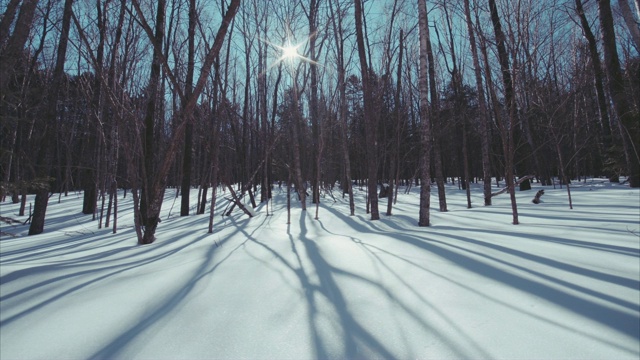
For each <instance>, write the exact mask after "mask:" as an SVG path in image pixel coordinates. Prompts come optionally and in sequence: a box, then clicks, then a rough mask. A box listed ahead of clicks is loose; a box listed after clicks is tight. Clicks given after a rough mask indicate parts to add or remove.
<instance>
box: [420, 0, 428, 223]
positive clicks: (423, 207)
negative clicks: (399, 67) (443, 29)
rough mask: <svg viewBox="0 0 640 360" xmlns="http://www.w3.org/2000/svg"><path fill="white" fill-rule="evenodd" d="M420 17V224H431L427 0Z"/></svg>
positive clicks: (423, 1) (421, 6) (421, 3)
mask: <svg viewBox="0 0 640 360" xmlns="http://www.w3.org/2000/svg"><path fill="white" fill-rule="evenodd" d="M418 19H419V22H418V24H419V27H420V79H419V81H418V84H419V88H420V120H421V128H420V145H421V146H422V149H421V151H420V213H419V217H418V226H429V225H430V223H429V206H430V203H431V170H430V167H431V161H430V157H431V119H429V117H428V116H427V114H428V112H427V109H428V107H429V100H428V88H427V72H428V65H427V46H428V42H429V37H428V35H427V34H428V30H427V27H428V26H429V24H428V22H427V5H426V3H425V0H418Z"/></svg>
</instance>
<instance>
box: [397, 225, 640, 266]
mask: <svg viewBox="0 0 640 360" xmlns="http://www.w3.org/2000/svg"><path fill="white" fill-rule="evenodd" d="M394 216H395V218H396V219H402V220H403V221H404V222H405V223H406V224H407V225H408V226H412V224H415V219H411V218H410V217H408V216H406V215H394ZM389 225H390V226H391V227H393V228H395V229H397V230H400V231H407V228H406V227H401V226H399V225H398V224H396V223H393V222H392V223H390V224H389ZM431 229H442V230H465V231H470V232H478V233H486V234H491V235H505V236H511V237H519V238H527V239H532V240H536V241H546V242H552V243H558V244H562V245H569V246H576V247H582V248H588V249H593V250H601V251H606V252H611V253H615V254H622V255H629V256H634V257H640V248H631V247H626V246H619V245H611V244H604V243H597V242H593V241H582V240H572V239H565V238H559V237H554V236H549V235H544V236H542V235H535V234H528V233H517V232H507V231H500V230H485V229H478V228H460V227H452V226H446V225H433V226H432V227H431Z"/></svg>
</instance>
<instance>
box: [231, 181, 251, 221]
mask: <svg viewBox="0 0 640 360" xmlns="http://www.w3.org/2000/svg"><path fill="white" fill-rule="evenodd" d="M225 185H227V189H229V192H230V193H231V197H232V198H231V199H230V201H231V202H232V203H234V204H235V205H237V206H238V207H239V208H240V210H242V211H243V212H244V213H245V214H247V215H249V217H253V214H252V213H251V212H250V211H249V210H247V208H246V207H245V206H244V204H243V203H242V201H240V199H239V198H238V195H236V192H235V190H233V188H232V187H231V185H229V184H228V183H227V184H225ZM232 210H233V208H232V209H231V210H229V212H231V211H232ZM227 216H229V214H227Z"/></svg>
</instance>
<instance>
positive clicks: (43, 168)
mask: <svg viewBox="0 0 640 360" xmlns="http://www.w3.org/2000/svg"><path fill="white" fill-rule="evenodd" d="M72 5H73V0H65V3H64V12H63V15H62V28H61V31H60V40H59V42H58V52H57V55H56V65H55V68H54V70H53V78H52V81H51V84H50V87H49V99H48V103H47V113H46V119H47V120H48V122H49V123H51V124H56V123H57V115H58V111H57V110H58V99H59V94H60V91H59V89H60V88H61V85H62V80H63V76H64V62H65V59H66V55H67V45H68V43H69V29H70V27H71V15H72V11H73V9H72ZM5 65H6V64H5ZM51 124H47V125H45V127H44V131H43V136H44V137H43V142H42V145H41V147H40V151H39V153H38V161H37V164H39V166H40V167H39V171H38V175H39V177H41V178H43V179H45V178H47V177H48V176H49V171H50V169H51V153H52V151H51V146H52V139H53V138H54V136H56V134H55V133H53V131H52V125H51ZM45 181H46V180H45ZM48 202H49V186H44V187H43V189H39V190H38V191H37V192H36V198H35V204H34V209H33V216H32V218H31V225H30V226H29V235H37V234H41V233H42V232H43V231H44V220H45V214H46V212H47V204H48Z"/></svg>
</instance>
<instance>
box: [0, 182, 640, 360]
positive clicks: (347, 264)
mask: <svg viewBox="0 0 640 360" xmlns="http://www.w3.org/2000/svg"><path fill="white" fill-rule="evenodd" d="M573 185H574V186H573V188H572V195H573V206H574V209H573V210H569V205H568V199H567V193H566V190H565V189H564V188H563V189H561V188H559V187H557V188H556V189H554V188H553V187H551V186H547V187H544V190H545V195H544V196H543V197H542V201H543V202H542V203H541V204H538V205H535V204H532V203H531V199H532V198H533V196H534V195H535V192H536V191H537V190H539V189H540V188H542V187H541V186H538V185H537V184H534V187H533V189H532V190H531V191H523V192H520V191H518V193H517V197H518V201H519V203H518V209H519V214H520V222H521V224H520V225H517V226H516V225H511V205H510V202H509V196H508V194H503V195H499V196H497V197H495V198H494V199H493V201H494V205H493V206H489V207H485V206H482V202H483V201H482V190H481V185H473V190H472V191H473V199H472V200H473V206H474V207H473V208H472V209H467V208H466V198H465V192H464V191H463V190H458V187H457V185H456V186H454V185H449V187H448V188H447V201H448V205H449V206H448V207H449V210H450V211H449V212H446V213H440V212H438V211H437V208H433V209H432V211H431V223H432V226H431V227H428V228H420V227H418V226H417V225H416V223H417V214H418V193H417V192H418V191H419V189H418V188H417V187H415V188H414V190H413V192H412V193H410V194H404V191H403V190H404V189H403V188H401V189H400V191H399V199H398V204H397V206H395V207H394V209H393V211H394V214H393V215H392V216H385V215H383V214H384V211H381V220H380V221H369V220H368V216H367V214H365V211H364V191H363V190H360V189H358V188H357V187H356V188H355V190H356V197H357V198H356V205H357V209H356V216H353V217H350V216H349V215H348V214H349V207H348V199H342V197H341V193H340V191H339V190H338V189H337V188H336V189H335V191H334V193H333V195H334V196H335V199H336V202H334V200H333V198H332V197H331V196H329V195H328V194H324V195H325V196H324V197H323V198H322V201H323V202H322V204H321V206H320V212H319V220H314V219H313V218H314V215H315V205H313V204H308V209H309V210H308V211H307V212H302V211H301V210H300V207H299V204H298V202H297V200H296V199H295V198H293V201H292V204H293V210H292V217H291V218H292V222H291V224H290V225H287V224H286V219H287V213H286V207H285V206H286V198H285V194H286V193H285V189H284V187H283V188H279V187H278V186H277V185H276V186H275V187H274V190H273V194H274V202H273V204H270V206H269V212H270V213H271V212H272V211H273V216H266V211H265V207H264V204H262V205H261V206H259V207H258V208H257V209H256V216H255V217H253V218H249V217H247V216H246V215H245V214H244V213H243V212H242V211H241V210H239V209H236V210H235V211H234V212H233V214H232V216H230V217H223V216H222V214H223V211H224V210H225V209H226V208H227V206H228V202H227V201H226V200H224V197H225V196H226V195H227V194H224V193H220V194H219V198H218V207H217V209H216V217H215V223H214V228H215V231H214V233H213V234H208V233H207V228H208V215H191V216H188V217H182V218H181V217H179V216H178V215H179V210H176V208H173V209H172V206H171V205H172V203H173V202H174V197H175V192H174V190H173V189H169V190H168V191H167V192H166V200H165V204H164V206H163V213H162V223H161V224H160V225H159V228H158V232H157V240H156V242H155V243H153V244H151V245H144V246H139V245H136V237H135V232H134V230H133V227H132V223H133V220H132V218H133V217H132V210H131V207H132V199H131V196H130V194H127V196H126V198H123V193H122V192H121V193H120V196H119V208H120V209H121V210H120V213H119V218H118V224H119V230H118V233H117V234H115V235H113V234H111V229H98V228H97V225H98V223H97V221H91V216H87V215H82V214H81V209H82V206H81V205H82V194H80V193H77V194H75V193H74V194H70V195H69V196H68V197H64V196H63V197H61V200H60V203H58V196H57V195H54V196H53V197H51V199H50V202H49V207H48V209H47V221H46V225H45V233H43V234H41V235H37V236H26V233H27V231H28V225H24V226H22V225H18V226H10V225H7V224H2V231H3V232H8V233H12V234H15V235H17V237H11V236H7V235H3V236H2V239H1V241H0V250H1V251H0V265H1V266H0V281H1V283H0V284H1V285H0V359H2V360H9V359H128V358H137V359H205V358H220V359H240V358H242V359H316V358H338V359H342V358H349V359H352V358H361V359H375V358H384V359H448V358H458V359H493V358H496V359H516V358H521V359H533V358H538V359H541V358H544V359H552V358H555V359H560V358H562V359H638V357H639V356H640V345H639V339H640V289H639V287H640V237H639V236H640V225H639V221H640V190H639V189H630V188H629V187H628V185H621V184H610V183H608V182H606V181H605V180H604V179H590V180H587V181H586V182H581V183H574V184H573ZM434 193H435V191H434V192H433V193H432V194H434ZM192 194H193V199H192V200H193V201H192V202H191V203H192V205H193V207H194V209H195V204H196V195H197V191H192ZM292 196H293V195H292ZM30 200H31V201H32V198H30ZM386 202H387V200H386V199H381V200H380V208H381V210H382V209H386ZM434 202H435V204H437V197H434V199H433V200H432V204H434ZM18 206H19V204H11V203H10V202H4V203H2V204H1V214H2V216H8V217H12V218H16V219H19V220H22V221H24V220H26V217H18V216H17V212H18ZM170 211H171V214H169V212H170ZM193 212H194V211H192V213H193ZM207 212H208V210H207Z"/></svg>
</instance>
